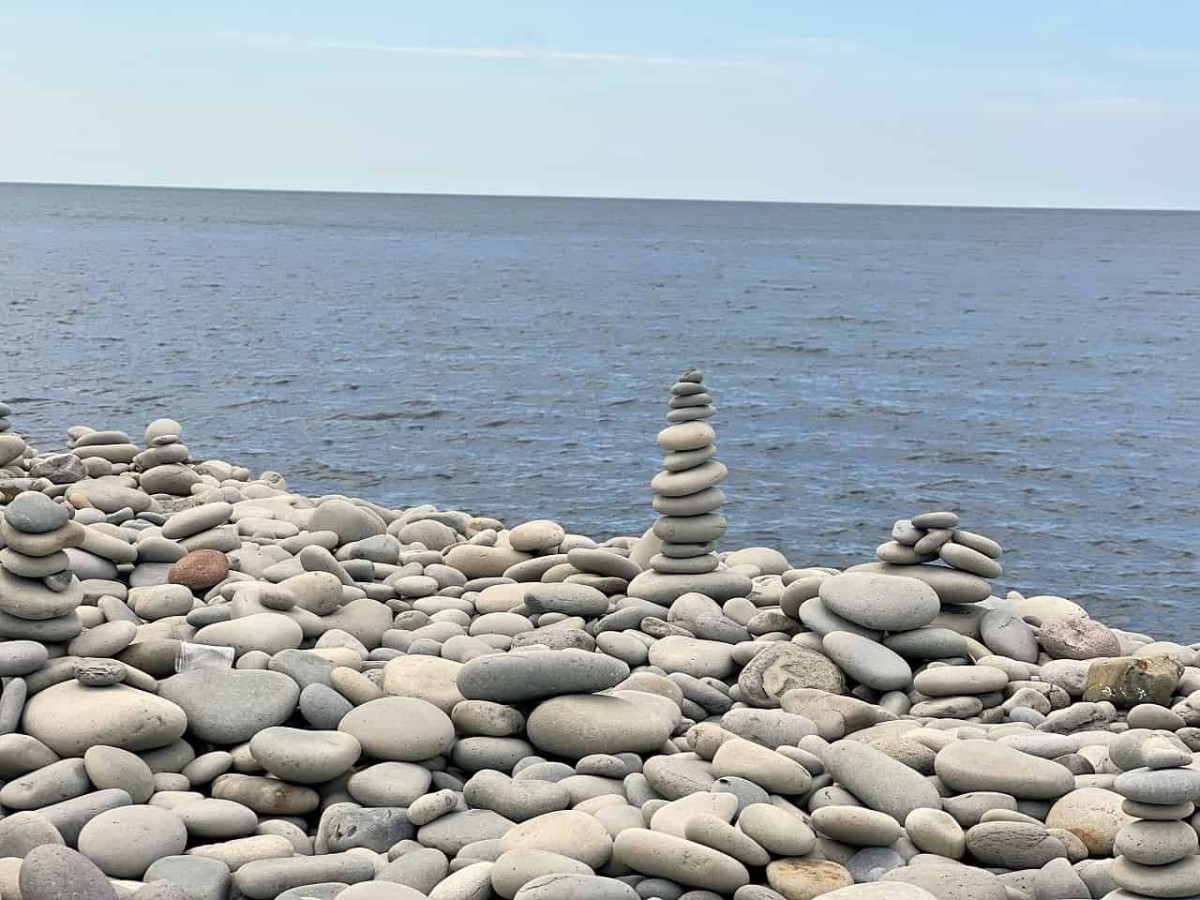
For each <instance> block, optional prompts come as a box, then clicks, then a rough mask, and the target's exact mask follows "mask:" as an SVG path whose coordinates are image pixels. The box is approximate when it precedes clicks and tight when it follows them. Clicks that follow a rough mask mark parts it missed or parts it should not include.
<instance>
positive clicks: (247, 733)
mask: <svg viewBox="0 0 1200 900" xmlns="http://www.w3.org/2000/svg"><path fill="white" fill-rule="evenodd" d="M160 694H161V696H162V697H164V698H165V699H167V700H171V701H172V702H174V703H176V704H178V705H179V707H181V708H182V709H183V710H184V712H186V713H187V722H188V731H189V732H190V733H191V734H194V735H195V736H196V737H197V738H199V739H200V740H202V741H207V742H209V743H212V744H223V745H228V744H239V743H241V742H243V741H248V740H250V738H252V737H254V735H255V734H257V733H258V732H259V731H262V730H263V729H264V728H269V727H271V726H272V725H281V724H282V723H283V722H285V721H287V719H288V717H289V716H290V715H291V714H292V713H293V712H294V711H295V709H296V703H297V701H298V700H299V699H300V687H299V685H297V684H296V682H295V681H293V680H292V679H291V678H289V677H288V676H286V675H284V674H282V673H280V672H269V671H262V670H258V671H246V670H236V669H226V670H212V669H202V670H195V671H191V672H182V673H180V674H179V675H175V676H173V677H171V678H168V679H166V680H165V681H163V682H162V684H161V686H160Z"/></svg>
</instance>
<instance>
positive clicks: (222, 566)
mask: <svg viewBox="0 0 1200 900" xmlns="http://www.w3.org/2000/svg"><path fill="white" fill-rule="evenodd" d="M228 574H229V560H228V559H226V558H225V554H224V553H222V552H221V551H220V550H193V551H192V552H191V553H189V554H188V555H187V556H185V557H183V559H181V560H179V561H178V562H176V563H175V564H174V565H173V566H171V570H170V571H169V572H167V581H169V582H171V584H182V585H183V586H184V587H186V588H188V589H190V590H193V591H207V590H208V589H209V588H210V587H213V586H214V585H217V584H220V583H221V581H222V579H224V578H225V576H226V575H228Z"/></svg>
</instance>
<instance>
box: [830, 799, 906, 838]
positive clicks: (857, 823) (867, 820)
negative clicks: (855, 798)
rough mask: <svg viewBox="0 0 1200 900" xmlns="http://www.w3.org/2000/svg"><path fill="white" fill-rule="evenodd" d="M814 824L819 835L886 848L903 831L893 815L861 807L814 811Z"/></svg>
mask: <svg viewBox="0 0 1200 900" xmlns="http://www.w3.org/2000/svg"><path fill="white" fill-rule="evenodd" d="M914 812H915V810H914ZM909 816H910V817H911V816H912V813H910V814H909ZM812 826H813V828H815V829H816V830H817V833H818V834H821V835H822V836H824V837H827V838H830V839H831V840H835V841H841V842H842V843H843V844H849V845H851V846H852V847H887V846H889V845H890V844H893V843H895V842H896V840H897V839H898V838H899V837H900V835H901V834H902V829H901V827H900V824H899V823H898V822H897V821H896V820H895V819H893V818H892V817H891V816H889V815H887V814H886V813H881V812H876V811H875V810H873V809H865V808H863V807H861V806H823V807H821V808H820V809H816V810H813V814H812Z"/></svg>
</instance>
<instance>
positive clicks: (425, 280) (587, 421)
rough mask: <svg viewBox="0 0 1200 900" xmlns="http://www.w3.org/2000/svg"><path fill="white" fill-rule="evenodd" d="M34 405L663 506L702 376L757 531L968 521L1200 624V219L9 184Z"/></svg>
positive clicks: (1078, 591)
mask: <svg viewBox="0 0 1200 900" xmlns="http://www.w3.org/2000/svg"><path fill="white" fill-rule="evenodd" d="M0 333H2V334H3V336H4V343H5V350H4V354H3V357H2V358H3V366H2V368H0V397H2V398H4V399H7V400H8V401H9V402H11V403H12V405H13V406H14V408H15V409H14V414H13V420H14V424H15V425H16V427H17V428H18V429H20V430H21V431H23V432H25V433H26V434H27V435H29V436H30V437H31V438H32V439H33V440H34V442H35V444H36V445H37V446H40V447H43V448H49V447H53V446H57V445H60V444H61V443H62V441H63V433H64V431H65V429H66V428H67V427H68V426H69V425H72V424H89V425H92V426H94V427H116V428H121V429H125V430H127V431H129V432H130V433H131V434H134V435H139V436H140V433H141V430H142V428H143V427H144V426H145V424H146V423H147V422H149V421H150V420H151V419H154V418H156V417H158V416H164V415H169V416H174V417H177V418H179V419H180V420H181V421H182V422H183V423H184V426H185V440H186V441H187V443H188V445H189V446H190V447H191V448H192V451H193V454H194V455H195V456H197V457H200V458H210V457H214V456H217V457H221V458H225V459H228V460H231V461H236V462H240V463H243V464H246V465H249V466H251V467H252V468H255V469H263V468H271V469H276V470H278V471H281V472H283V473H284V474H285V475H286V476H287V477H288V479H289V483H290V484H291V485H292V486H293V487H294V488H296V489H299V490H303V491H306V492H313V493H324V492H344V493H348V494H354V495H358V496H365V497H370V498H372V499H376V500H379V501H382V502H386V503H388V504H392V505H397V506H400V505H406V506H407V505H413V504H418V503H426V502H431V503H436V504H438V505H439V506H441V507H443V508H461V509H467V510H471V511H473V512H477V513H479V514H489V515H497V516H500V517H502V518H504V519H505V520H506V521H508V522H510V523H514V524H515V523H516V522H518V521H521V520H524V519H527V518H535V517H550V518H554V519H556V520H558V521H560V522H562V523H563V524H564V525H566V526H567V527H569V528H570V529H572V530H577V531H581V532H584V533H586V534H590V535H593V536H597V537H601V538H603V537H607V536H611V535H614V534H634V533H639V532H640V531H641V530H643V529H644V528H645V527H647V526H648V525H649V523H650V522H651V521H652V520H653V516H654V514H653V512H652V511H651V509H650V505H649V498H650V494H649V487H648V482H649V480H650V478H651V477H652V476H653V475H654V474H655V472H656V471H657V468H658V461H659V458H660V454H659V453H658V452H657V450H656V447H655V443H654V436H655V434H656V432H657V431H658V429H659V428H660V427H662V425H663V424H664V423H663V415H664V411H665V407H666V400H667V390H668V388H669V386H670V384H671V382H672V381H673V380H674V377H675V375H677V374H678V373H679V372H680V371H681V370H682V369H683V368H685V367H687V366H691V365H698V366H701V367H703V368H704V369H705V371H706V372H707V380H708V381H709V382H710V383H711V386H712V389H713V391H714V392H715V394H716V395H717V403H718V413H717V416H716V418H715V419H714V420H713V422H714V426H715V427H716V429H717V432H718V444H719V448H720V449H719V457H718V458H720V459H721V460H723V461H724V462H725V463H726V464H727V465H728V466H729V468H730V477H729V480H728V483H727V485H726V493H727V494H728V495H729V498H730V502H729V504H728V506H727V507H726V510H725V512H726V514H727V515H728V518H729V520H730V526H731V527H730V530H729V534H728V536H727V537H726V539H725V540H724V541H723V544H722V545H723V547H725V548H733V547H739V546H747V545H760V544H761V545H768V546H773V547H777V548H779V549H781V550H783V551H784V552H785V553H786V554H787V555H788V558H789V559H790V560H791V561H792V562H793V563H794V564H796V565H802V564H828V565H839V566H840V565H847V564H851V563H854V562H861V561H867V560H869V559H870V558H872V557H873V551H874V548H875V546H876V545H877V544H879V543H880V542H882V541H883V540H886V539H887V537H888V533H889V530H890V526H891V523H892V521H893V520H894V519H896V518H900V517H906V516H908V515H910V514H912V513H915V512H918V511H921V510H925V509H929V508H935V507H950V508H953V509H956V510H958V511H959V512H960V513H961V514H962V516H963V521H964V525H965V527H968V528H971V529H973V530H977V531H981V532H983V533H985V534H987V535H990V536H992V537H995V538H997V539H998V540H1000V541H1001V542H1002V543H1003V544H1004V545H1005V547H1006V548H1007V553H1006V556H1005V560H1004V561H1005V568H1006V571H1005V574H1004V576H1003V577H1002V578H1000V579H998V580H997V585H998V588H1000V589H1008V588H1015V589H1018V590H1021V591H1025V592H1030V593H1054V594H1059V595H1063V596H1067V597H1071V598H1073V599H1075V600H1077V601H1080V602H1082V603H1084V604H1086V605H1087V606H1088V607H1089V608H1090V609H1091V610H1092V611H1093V614H1095V615H1097V616H1099V617H1101V618H1104V619H1105V620H1106V621H1109V622H1111V623H1113V624H1123V625H1127V626H1131V627H1136V628H1139V629H1142V630H1146V631H1149V632H1151V633H1154V634H1157V635H1161V636H1170V637H1174V638H1178V639H1181V640H1187V641H1194V640H1200V577H1198V576H1200V565H1198V559H1200V557H1198V553H1200V482H1198V478H1197V464H1198V462H1200V459H1198V456H1197V438H1198V437H1200V365H1198V363H1200V353H1198V351H1197V346H1198V344H1200V214H1197V213H1168V212H1098V211H1046V210H998V209H936V208H899V207H865V206H858V207H854V206H816V205H783V204H780V205H769V204H731V203H702V202H696V203H684V202H659V201H635V200H576V199H515V198H483V197H432V196H389V195H336V194H325V195H320V194H303V193H267V192H263V193H255V192H226V191H190V190H161V189H126V188H92V187H51V186H21V185H0Z"/></svg>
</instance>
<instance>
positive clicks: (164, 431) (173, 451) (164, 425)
mask: <svg viewBox="0 0 1200 900" xmlns="http://www.w3.org/2000/svg"><path fill="white" fill-rule="evenodd" d="M144 440H145V443H146V449H145V450H142V451H141V452H140V453H138V454H137V455H136V456H134V458H133V465H134V468H135V469H137V471H139V472H141V473H142V474H141V479H140V483H141V485H142V487H143V490H145V491H146V492H147V493H149V494H170V495H172V496H177V497H186V496H188V495H189V494H190V493H191V490H192V485H193V484H196V483H197V482H199V481H200V476H199V475H197V474H196V473H195V472H194V471H192V469H191V468H190V467H189V466H188V465H186V464H187V463H188V462H190V461H191V458H192V454H191V451H189V450H188V448H187V445H186V444H184V443H183V428H182V426H180V424H179V423H178V422H176V421H175V420H174V419H157V420H155V421H154V422H151V423H150V425H149V426H148V427H147V428H146V434H145V438H144Z"/></svg>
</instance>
